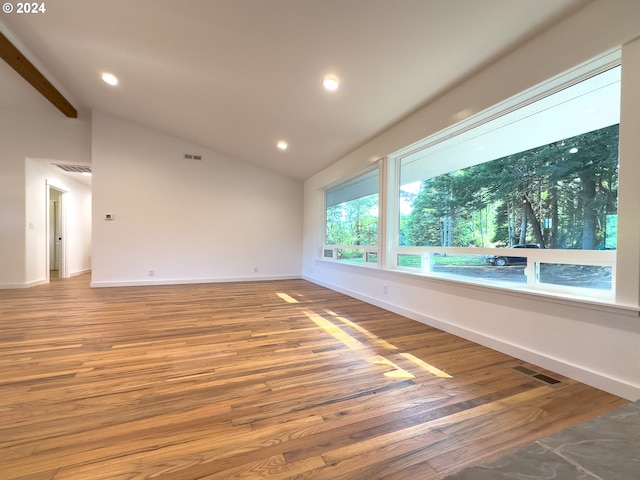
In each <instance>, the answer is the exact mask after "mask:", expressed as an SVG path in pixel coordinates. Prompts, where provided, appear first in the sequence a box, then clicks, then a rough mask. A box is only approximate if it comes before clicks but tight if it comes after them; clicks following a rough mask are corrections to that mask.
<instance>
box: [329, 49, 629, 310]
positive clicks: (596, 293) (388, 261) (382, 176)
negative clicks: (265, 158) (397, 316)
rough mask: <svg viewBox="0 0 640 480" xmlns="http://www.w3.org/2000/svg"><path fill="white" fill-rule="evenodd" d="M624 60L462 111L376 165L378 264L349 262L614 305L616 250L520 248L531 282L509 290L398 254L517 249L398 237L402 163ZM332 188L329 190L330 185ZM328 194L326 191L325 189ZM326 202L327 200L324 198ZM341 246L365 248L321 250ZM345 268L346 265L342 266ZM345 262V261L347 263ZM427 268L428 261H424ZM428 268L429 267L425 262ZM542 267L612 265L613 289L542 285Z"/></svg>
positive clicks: (606, 58)
mask: <svg viewBox="0 0 640 480" xmlns="http://www.w3.org/2000/svg"><path fill="white" fill-rule="evenodd" d="M621 64H622V58H621V51H620V49H615V50H612V51H609V52H606V53H604V54H603V55H601V56H599V57H597V58H595V59H593V60H591V61H588V62H585V63H584V64H581V65H578V66H576V67H574V68H572V69H570V70H568V71H566V72H564V73H562V74H560V75H557V76H556V77H553V78H551V79H549V80H548V81H546V82H543V83H541V84H539V85H536V86H534V87H532V88H530V89H528V90H525V91H523V92H521V93H519V94H517V95H515V96H513V97H511V98H508V99H506V100H504V101H502V102H499V103H497V104H495V105H494V106H493V107H490V108H488V109H486V110H484V111H482V112H479V113H477V114H474V115H467V113H468V112H464V114H465V115H467V117H466V118H464V119H463V120H460V121H458V122H457V123H454V124H452V125H450V126H449V127H446V128H444V129H442V130H440V131H438V132H436V133H435V134H433V135H429V136H427V137H425V138H423V139H422V140H420V141H418V142H415V143H413V144H411V145H408V146H406V147H403V148H401V149H399V150H397V151H395V152H393V153H392V154H390V155H388V156H387V157H384V158H382V159H380V160H379V161H378V164H379V165H376V167H374V168H379V177H378V178H379V189H378V195H379V197H378V204H379V216H378V235H379V238H378V248H377V262H376V264H374V265H369V264H367V263H366V262H365V264H355V263H349V265H352V266H355V267H366V268H371V267H372V266H373V267H377V268H378V269H381V270H385V271H389V272H397V273H398V274H409V275H412V276H414V275H418V276H423V277H428V278H434V279H443V280H446V281H453V282H456V283H461V284H472V285H479V286H485V287H491V288H498V289H502V290H506V291H521V292H522V291H524V292H530V293H535V294H542V295H544V296H559V297H561V298H568V299H582V300H587V301H596V302H598V301H602V302H605V303H611V302H615V299H616V292H617V286H616V277H617V258H618V255H617V250H614V251H602V250H552V249H522V251H519V252H518V255H517V256H522V257H527V259H528V260H529V261H528V262H527V267H526V274H527V282H526V284H525V285H515V284H514V285H511V284H508V283H504V282H492V281H487V280H485V279H480V280H476V281H474V280H473V279H471V278H469V277H458V276H452V275H443V274H438V273H435V272H432V271H430V269H429V268H420V269H415V268H409V267H402V266H399V265H398V262H397V258H398V255H399V254H413V255H421V256H422V257H424V258H426V259H428V257H429V256H430V255H433V254H438V253H440V254H444V253H451V254H470V255H471V254H473V255H486V254H498V255H507V254H509V256H513V250H511V249H509V248H477V247H471V248H466V247H414V246H400V245H399V242H398V234H399V220H400V211H399V203H400V202H399V190H400V181H399V180H400V163H401V159H402V158H404V157H406V156H408V155H411V154H415V153H416V152H418V151H420V150H424V149H426V148H429V147H431V146H433V145H437V144H438V143H440V142H442V141H444V140H446V139H449V138H452V137H455V136H457V135H460V134H462V133H465V132H467V131H469V130H472V129H474V128H476V127H478V126H481V125H483V124H485V123H487V122H489V121H491V120H493V119H496V118H499V117H501V116H503V115H505V114H507V113H511V112H513V111H516V110H518V109H520V108H522V107H524V106H526V105H529V104H531V103H533V102H536V101H538V100H540V99H542V98H545V97H548V96H549V95H552V94H554V93H556V92H558V91H560V90H563V89H565V88H567V87H570V86H572V85H575V84H577V83H580V82H582V81H583V80H586V79H588V78H590V77H593V76H595V75H598V74H600V73H602V72H605V71H607V70H609V69H611V68H615V67H618V66H621ZM367 170H369V169H363V170H360V171H359V172H358V173H356V174H354V175H351V176H349V177H343V178H341V179H340V180H338V181H337V182H333V184H332V185H338V184H340V183H343V182H345V181H348V180H349V179H351V178H355V177H357V176H358V175H360V174H363V173H364V172H366V171H367ZM327 188H329V186H327ZM325 191H326V188H325ZM324 200H325V202H326V196H325V197H324ZM326 221H327V219H326V203H325V204H324V215H323V230H324V233H323V240H325V238H326V237H325V235H326ZM332 247H338V248H347V247H348V248H352V247H355V248H363V247H362V246H352V245H342V246H333V245H328V244H326V243H324V244H323V245H322V249H327V248H332ZM322 251H323V250H321V254H320V255H319V260H328V261H337V260H335V259H333V258H332V259H327V258H323V256H322ZM341 263H343V262H341ZM344 263H346V262H344ZM423 263H424V260H423ZM426 263H427V265H428V264H429V262H428V261H427V262H426ZM540 263H560V264H562V263H565V264H570V265H595V266H608V267H611V269H612V270H611V275H612V279H611V289H610V290H597V289H593V288H582V287H575V286H563V285H556V284H549V283H540V282H538V279H539V264H540Z"/></svg>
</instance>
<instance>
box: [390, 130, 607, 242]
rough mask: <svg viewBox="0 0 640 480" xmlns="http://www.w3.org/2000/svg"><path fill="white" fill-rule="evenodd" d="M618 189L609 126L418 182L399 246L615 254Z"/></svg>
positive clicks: (402, 228) (403, 224)
mask: <svg viewBox="0 0 640 480" xmlns="http://www.w3.org/2000/svg"><path fill="white" fill-rule="evenodd" d="M617 188H618V125H613V126H610V127H606V128H603V129H600V130H595V131H593V132H588V133H585V134H582V135H578V136H576V137H572V138H568V139H565V140H562V141H560V142H554V143H552V144H549V145H543V146H540V147H537V148H534V149H531V150H528V151H525V152H520V153H517V154H513V155H509V156H507V157H504V158H500V159H497V160H494V161H490V162H486V163H482V164H479V165H475V166H472V167H469V168H465V169H462V170H458V171H455V172H451V173H447V174H444V175H440V176H438V177H434V178H430V179H427V180H424V181H423V182H422V184H421V188H420V191H419V192H418V194H417V195H416V197H415V199H414V200H413V209H412V211H411V213H410V214H408V215H407V216H405V217H403V219H402V222H401V229H400V241H401V244H407V245H419V246H457V247H468V246H485V247H486V246H491V245H495V246H510V245H516V244H523V243H537V244H540V245H541V246H542V247H548V248H564V249H568V248H569V249H570V248H574V249H576V248H577V249H596V248H605V247H606V248H615V234H614V232H612V231H611V230H612V229H613V230H615V229H616V226H617V224H616V222H615V221H614V220H613V218H614V216H615V215H616V214H617ZM614 225H615V226H614ZM607 229H608V230H607Z"/></svg>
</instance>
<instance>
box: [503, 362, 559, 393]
mask: <svg viewBox="0 0 640 480" xmlns="http://www.w3.org/2000/svg"><path fill="white" fill-rule="evenodd" d="M511 370H513V371H514V372H518V373H520V374H522V375H524V376H526V377H529V378H533V379H534V380H537V381H538V382H540V383H544V384H545V385H548V386H550V387H554V388H557V387H562V386H564V385H566V383H564V382H563V381H562V380H558V379H557V378H553V377H550V376H549V375H545V374H544V373H540V372H536V371H535V370H531V369H530V368H527V367H525V366H523V365H516V366H515V367H511Z"/></svg>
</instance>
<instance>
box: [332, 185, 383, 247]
mask: <svg viewBox="0 0 640 480" xmlns="http://www.w3.org/2000/svg"><path fill="white" fill-rule="evenodd" d="M325 241H326V243H327V244H329V245H377V244H378V194H377V193H376V194H373V195H368V196H366V197H361V198H356V199H355V200H350V201H348V202H343V203H340V204H338V205H334V206H332V207H329V208H327V230H326V240H325Z"/></svg>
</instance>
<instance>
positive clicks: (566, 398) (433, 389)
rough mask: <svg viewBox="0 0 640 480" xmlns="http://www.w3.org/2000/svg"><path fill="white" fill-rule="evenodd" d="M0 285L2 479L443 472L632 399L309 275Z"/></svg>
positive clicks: (369, 477)
mask: <svg viewBox="0 0 640 480" xmlns="http://www.w3.org/2000/svg"><path fill="white" fill-rule="evenodd" d="M88 283H89V277H88V276H87V275H84V276H79V277H75V278H72V279H67V280H57V281H53V282H52V283H51V284H48V285H42V286H38V287H34V288H31V289H24V290H4V291H2V290H0V371H2V376H1V377H0V477H1V478H2V479H4V480H15V479H32V480H51V479H55V480H62V479H81V480H100V479H109V480H124V479H128V480H133V479H159V480H169V479H170V480H178V479H181V480H182V479H183V480H192V479H235V478H245V479H259V478H269V479H313V480H323V479H331V480H342V479H349V480H354V479H355V480H357V479H362V480H373V479H385V480H393V479H403V480H404V479H421V480H425V479H426V480H429V479H439V478H442V477H443V476H445V475H447V474H449V473H453V472H454V471H457V470H459V469H462V468H463V467H465V466H467V465H470V464H474V463H478V462H481V461H485V460H487V459H489V458H492V457H494V456H496V455H498V454H500V453H503V452H506V451H509V450H513V449H515V448H517V447H518V446H520V445H523V444H526V443H529V442H531V441H533V440H535V439H537V438H540V437H542V436H545V435H547V434H549V433H552V432H554V431H556V430H559V429H561V428H564V427H567V426H569V425H573V424H575V423H578V422H581V421H584V420H586V419H588V418H591V417H594V416H596V415H599V414H602V413H604V412H606V411H609V410H611V409H613V408H616V407H618V406H621V405H623V404H625V403H627V402H626V401H624V400H622V399H620V398H617V397H615V396H612V395H609V394H606V393H603V392H601V391H598V390H596V389H593V388H591V387H587V386H585V385H582V384H580V383H577V382H575V381H572V380H570V379H566V378H563V377H560V376H557V375H555V374H553V373H552V372H546V371H544V370H541V369H539V368H538V367H535V366H532V365H528V364H524V365H525V366H527V367H529V368H533V369H535V370H538V371H541V372H543V373H546V374H549V375H551V376H554V377H556V378H558V379H561V380H563V385H562V386H561V387H558V388H552V387H550V386H548V385H545V384H543V383H540V382H538V381H536V380H534V379H532V378H531V377H529V376H525V375H522V374H520V373H516V372H514V371H513V370H512V369H511V367H512V366H514V365H520V364H523V362H519V361H517V360H515V359H514V358H511V357H508V356H506V355H503V354H501V353H497V352H495V351H492V350H489V349H487V348H484V347H481V346H478V345H476V344H473V343H471V342H468V341H466V340H462V339H460V338H457V337H455V336H452V335H449V334H446V333H443V332H441V331H438V330H435V329H433V328H430V327H428V326H425V325H423V324H420V323H417V322H414V321H411V320H408V319H406V318H403V317H401V316H398V315H395V314H392V313H389V312H386V311H384V310H381V309H379V308H377V307H374V306H371V305H368V304H365V303H362V302H359V301H357V300H354V299H352V298H349V297H346V296H344V295H341V294H339V293H336V292H333V291H330V290H327V289H324V288H321V287H319V286H317V285H314V284H311V283H309V282H306V281H303V280H291V281H277V282H251V283H226V284H206V285H181V286H154V287H126V288H103V289H90V288H89V287H88Z"/></svg>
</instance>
